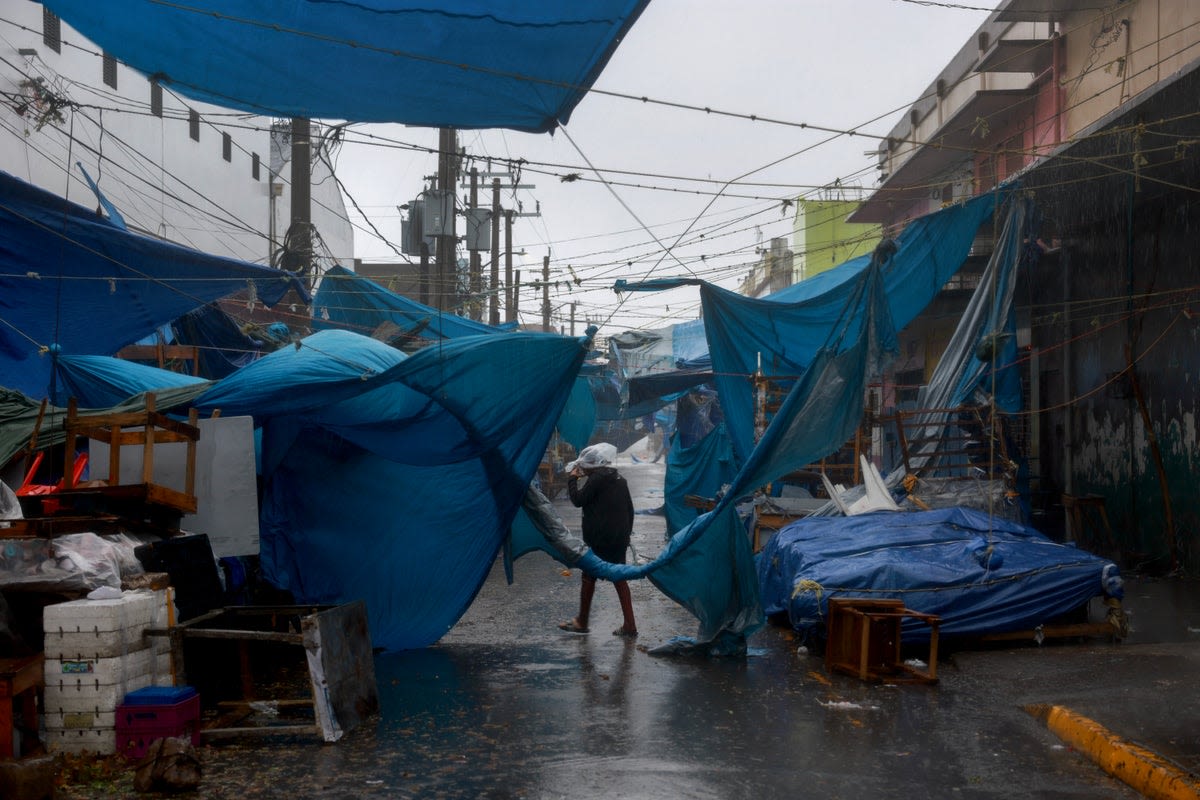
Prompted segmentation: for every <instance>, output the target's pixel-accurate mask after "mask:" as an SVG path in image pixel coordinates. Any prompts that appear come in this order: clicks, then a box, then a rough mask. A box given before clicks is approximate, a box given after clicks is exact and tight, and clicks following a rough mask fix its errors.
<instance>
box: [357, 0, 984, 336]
mask: <svg viewBox="0 0 1200 800" xmlns="http://www.w3.org/2000/svg"><path fill="white" fill-rule="evenodd" d="M964 4H965V5H990V4H991V3H990V2H983V3H979V2H966V3H964ZM986 17H987V13H986V12H981V11H972V10H964V9H961V8H948V7H945V6H938V5H925V4H921V3H918V2H906V1H905V0H758V1H757V2H742V3H733V2H720V1H718V0H651V2H650V4H649V6H648V7H647V8H646V10H645V12H644V13H643V14H642V16H641V18H640V19H639V20H638V21H637V23H636V24H635V25H634V26H633V29H632V30H631V31H630V33H629V35H628V36H627V37H626V39H625V41H624V42H623V43H622V44H621V45H620V47H618V49H617V51H616V53H615V54H614V56H613V58H612V60H611V61H610V62H609V64H608V66H607V68H606V69H605V70H604V72H603V73H602V74H601V76H600V78H599V80H597V82H596V83H595V88H597V89H602V90H606V91H609V92H616V93H620V94H625V95H633V96H637V97H642V96H645V97H649V98H653V99H655V100H663V101H669V102H672V103H681V104H686V105H694V106H700V107H708V108H712V109H716V110H721V111H729V112H736V113H740V114H756V115H759V116H761V117H769V118H773V119H778V120H785V121H787V122H791V123H807V124H811V125H816V126H822V127H826V128H836V129H847V130H848V129H858V130H860V131H861V132H862V133H863V134H864V135H862V136H855V137H849V136H844V135H843V136H837V137H835V138H833V139H832V141H828V142H825V140H826V139H829V138H830V136H831V134H829V133H828V132H820V131H813V130H803V129H800V128H798V127H796V126H793V125H780V124H773V123H768V122H762V121H758V122H755V121H751V120H745V119H731V118H727V117H722V116H718V115H710V114H705V113H704V112H702V111H693V110H683V109H675V108H667V107H664V106H662V105H656V104H644V103H641V102H638V101H635V100H630V99H623V98H616V97H609V96H604V95H598V94H591V95H589V96H587V97H585V98H584V99H583V100H582V101H581V102H580V103H579V105H578V106H577V107H576V109H575V111H574V113H573V115H572V117H571V119H570V121H569V123H568V124H567V126H566V127H565V129H564V130H560V131H558V132H556V133H555V134H553V135H549V134H542V135H530V134H522V133H516V132H513V131H500V130H488V131H466V130H464V131H461V132H460V142H461V144H462V146H464V147H465V148H466V149H467V152H468V153H470V154H473V155H477V156H480V157H486V156H491V157H494V158H499V159H505V158H514V159H515V158H524V159H526V160H528V161H529V162H530V163H529V165H528V166H527V167H526V168H525V170H524V171H523V173H522V176H521V179H522V183H524V184H533V185H534V186H536V188H535V189H533V190H525V191H520V192H518V193H517V196H516V198H515V199H514V198H513V197H512V195H511V194H510V193H506V194H504V195H503V196H502V200H501V202H502V203H503V204H504V205H505V206H506V207H511V206H513V205H515V201H516V200H519V201H521V203H522V204H523V207H524V210H525V211H533V210H534V206H535V205H536V204H537V203H540V207H541V216H540V217H524V218H520V219H518V220H517V222H516V225H515V226H514V234H513V239H514V242H515V246H516V248H517V249H524V250H525V252H526V255H525V257H524V258H516V259H514V263H515V265H516V266H517V268H521V269H522V280H523V281H528V280H530V279H532V278H534V277H536V275H531V274H530V273H531V272H534V273H537V274H540V272H541V263H542V256H544V255H546V254H547V253H549V254H550V256H551V280H552V281H562V282H564V283H563V285H560V286H558V287H556V288H555V289H553V290H552V291H551V305H552V306H554V307H556V308H558V307H562V308H563V311H562V312H561V313H562V315H563V316H564V319H565V316H566V315H567V314H568V313H569V312H568V311H567V310H566V309H567V307H568V306H569V303H571V302H572V301H574V302H576V303H577V310H576V314H577V320H578V324H577V332H582V329H583V320H584V319H585V318H587V317H591V318H598V319H600V320H602V321H603V320H607V323H606V324H605V325H604V326H603V327H602V330H601V333H603V334H613V333H617V332H619V331H621V330H625V329H627V328H636V327H649V328H653V327H662V326H664V325H669V324H672V323H675V322H681V321H684V320H687V319H694V318H695V317H696V316H697V315H698V293H697V291H696V290H695V289H694V288H688V289H679V290H674V291H671V292H664V293H657V294H626V295H625V296H624V297H625V298H626V299H625V301H624V302H622V300H621V298H620V297H619V296H618V295H616V294H615V293H614V292H612V290H611V286H612V283H613V281H614V280H615V279H616V278H620V277H626V278H630V279H641V278H645V277H647V276H651V277H667V276H675V275H685V274H689V272H690V273H692V274H695V275H697V276H699V277H703V278H705V279H706V280H710V281H713V282H716V283H719V284H720V285H723V286H726V287H729V288H734V287H736V285H737V283H738V282H739V281H740V280H741V279H742V278H743V277H745V275H746V274H747V272H748V270H749V267H750V265H751V264H752V263H753V262H754V261H756V260H757V256H756V254H755V252H754V250H755V247H756V246H758V245H760V244H762V245H765V244H766V243H767V242H768V241H769V240H770V239H771V237H775V236H785V237H788V238H789V246H790V236H791V228H792V210H791V209H790V208H789V209H785V208H784V207H783V205H782V203H781V202H780V201H781V200H782V199H783V198H786V197H795V196H799V195H803V194H808V193H811V191H812V190H811V188H810V187H814V186H822V185H827V184H830V183H832V182H833V181H834V180H835V179H838V178H841V179H842V181H843V183H848V184H852V185H860V186H863V187H865V188H871V187H872V186H873V185H874V183H875V180H876V175H877V172H876V170H875V168H874V165H875V159H874V158H873V157H872V156H867V155H864V153H865V152H866V151H873V150H874V149H875V148H876V146H877V144H878V138H877V137H879V136H884V135H886V134H887V133H888V131H889V130H890V129H891V127H892V125H893V124H894V123H895V121H896V120H897V119H898V117H899V116H900V115H901V114H902V113H903V112H904V111H905V110H906V109H907V107H908V105H909V104H910V103H911V102H912V101H913V100H914V99H915V98H916V97H917V96H918V95H919V94H920V93H921V92H922V91H923V90H924V89H925V88H926V87H927V86H928V85H929V84H930V83H932V82H933V80H934V79H935V78H936V76H937V73H938V71H939V70H940V69H941V68H942V67H943V66H944V65H945V64H946V63H947V62H948V61H949V60H950V58H951V57H952V56H953V55H954V53H955V52H956V51H957V50H958V48H959V47H960V46H961V45H962V44H963V42H965V41H966V40H967V38H968V37H970V36H971V35H972V34H973V33H974V31H975V29H976V28H978V26H979V25H980V24H981V23H982V22H983V21H984V19H985V18H986ZM877 118H878V119H877ZM873 120H875V121H873ZM362 134H371V135H373V136H378V137H382V139H379V140H376V141H377V142H381V141H384V140H386V141H390V142H403V143H410V144H416V145H420V146H422V147H436V145H437V132H436V131H434V130H430V129H423V128H408V127H404V126H399V125H367V126H356V128H355V129H354V132H353V133H351V134H350V136H349V138H348V141H347V144H346V145H344V147H343V149H342V151H341V154H340V156H339V159H338V168H339V174H340V175H341V178H342V181H343V183H344V184H345V186H346V187H347V189H348V190H349V192H350V194H351V195H352V196H353V197H354V199H355V200H356V201H357V202H358V203H359V204H360V205H361V206H362V208H363V210H364V211H365V212H366V213H367V216H368V217H369V218H370V220H371V222H372V223H373V224H374V225H375V226H376V227H377V228H378V229H379V230H380V231H381V232H383V234H384V235H385V236H387V237H388V238H389V239H390V240H392V241H393V242H394V244H395V245H396V246H397V247H398V246H399V243H400V216H399V212H398V211H397V210H396V208H395V207H396V205H398V204H400V203H404V202H407V201H408V200H411V199H412V198H413V197H415V196H416V194H417V193H418V192H419V191H420V190H421V188H422V187H423V182H422V177H423V176H425V175H429V174H432V173H434V172H435V171H436V157H435V156H433V155H428V154H423V153H414V152H412V151H410V150H405V149H399V148H381V147H376V146H369V145H365V144H362V143H361V142H362V141H363V137H362ZM867 134H874V136H869V135H867ZM589 162H590V164H591V165H594V166H595V167H596V168H599V169H600V170H601V171H606V170H623V171H625V172H627V173H630V174H614V173H611V172H604V174H605V177H606V179H608V180H609V181H611V182H612V184H613V185H611V188H610V187H609V186H606V185H605V184H604V183H602V182H601V181H599V180H597V178H596V175H595V173H594V172H593V171H592V170H591V169H590V167H589ZM776 162H778V163H776ZM546 165H551V166H546ZM768 165H772V166H768ZM764 167H765V168H764ZM480 168H481V169H482V168H483V165H482V164H481V165H480ZM756 170H758V171H757V172H756ZM752 172H753V174H752V175H750V176H749V177H746V178H744V179H742V180H740V181H738V182H737V183H735V184H733V185H731V186H729V187H728V188H727V189H726V196H724V197H721V198H719V199H717V200H716V201H715V202H712V204H711V206H710V205H709V204H710V201H712V200H713V197H712V194H713V193H714V192H716V191H717V190H718V189H720V188H721V187H722V185H723V184H724V183H725V182H726V181H730V180H733V179H737V178H740V177H741V176H743V175H746V174H747V173H752ZM571 173H578V174H579V175H580V176H581V178H586V179H587V180H574V181H570V182H564V181H563V180H562V179H561V176H564V175H568V174H571ZM464 194H465V190H460V192H459V195H460V197H462V196H463V195H464ZM484 196H485V197H486V198H487V199H486V200H485V201H484V202H490V192H488V193H485V194H484ZM351 217H352V219H355V221H356V222H358V223H359V224H362V223H361V218H360V217H359V216H358V215H357V214H356V213H355V212H354V210H353V208H351ZM643 224H644V225H645V226H647V227H649V228H650V230H651V231H652V232H653V236H652V235H651V234H650V233H647V232H646V230H644V229H643V227H642V226H643ZM689 225H690V226H692V228H691V232H690V233H689V234H688V235H687V236H685V237H684V239H683V242H682V243H681V245H680V246H679V247H678V248H676V249H674V250H673V251H672V252H673V254H674V255H673V256H672V255H665V256H664V253H665V250H664V247H663V245H672V244H674V243H675V241H676V239H677V238H678V237H679V236H680V235H681V234H683V233H684V231H685V230H686V229H687V228H688V226H689ZM460 230H461V223H460ZM700 234H704V235H703V237H700ZM655 239H657V242H656V241H655ZM660 243H661V244H660ZM356 249H357V254H358V256H359V257H360V258H363V259H364V260H367V261H372V260H394V259H395V258H396V257H395V255H394V253H393V252H392V250H391V248H390V247H389V246H388V245H387V244H385V243H384V242H382V241H380V240H379V239H378V238H376V237H373V236H370V235H364V234H362V233H360V234H358V235H357V238H356ZM702 257H703V258H702ZM486 259H487V256H486V255H485V262H486ZM676 259H678V260H676ZM681 262H682V263H681ZM568 264H569V265H570V271H568V269H567V265H568ZM572 277H574V278H577V279H578V280H579V281H580V283H579V284H575V283H574V281H572V280H571V279H572ZM568 281H570V282H571V286H572V288H571V289H569V290H568V288H567V287H566V285H565V283H566V282H568ZM521 310H522V320H523V321H525V322H536V321H538V320H539V319H540V297H537V298H535V297H534V296H533V294H532V293H530V292H528V291H526V292H525V293H524V294H523V296H522V301H521ZM559 313H560V312H558V311H556V315H558V314H559Z"/></svg>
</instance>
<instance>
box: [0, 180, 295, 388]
mask: <svg viewBox="0 0 1200 800" xmlns="http://www.w3.org/2000/svg"><path fill="white" fill-rule="evenodd" d="M248 285H253V286H254V287H255V292H256V294H257V297H258V299H259V300H261V301H264V302H266V303H268V304H272V305H273V304H274V303H276V302H278V300H279V299H280V298H281V297H283V295H284V293H285V292H287V290H288V289H295V290H296V291H298V292H300V294H301V296H302V297H305V298H306V299H307V293H306V292H305V290H304V287H303V285H302V284H300V283H299V282H298V281H297V280H296V279H295V277H294V276H292V275H291V274H290V273H286V272H281V271H280V270H275V269H267V268H265V267H258V266H255V265H253V264H248V263H246V262H242V261H237V260H234V259H231V258H221V257H219V256H212V255H207V254H205V253H200V252H197V251H195V250H189V249H187V248H184V247H180V246H178V245H174V244H170V243H168V242H164V241H161V240H158V239H151V238H150V237H147V236H141V235H139V234H136V233H131V232H129V231H125V230H121V229H119V228H116V227H114V226H113V225H112V224H110V223H109V222H108V221H107V220H106V219H104V218H103V217H100V216H97V215H96V213H95V212H94V211H92V210H91V209H87V208H84V207H83V206H79V205H75V204H74V203H70V202H67V201H66V200H63V199H61V198H59V197H57V196H55V195H53V194H50V193H49V192H45V191H43V190H41V189H38V188H36V187H34V186H31V185H29V184H27V183H25V182H23V181H20V180H18V179H16V178H14V177H12V176H11V175H7V174H5V173H0V385H4V386H6V387H7V388H10V389H15V390H17V391H20V392H22V393H24V394H26V395H29V396H30V397H34V398H42V397H47V396H50V394H51V392H50V389H51V371H52V370H51V365H52V362H53V360H54V357H55V356H57V355H58V354H60V353H61V354H65V355H112V354H113V353H115V352H116V351H117V350H119V349H120V348H122V347H124V346H125V345H127V344H131V343H133V342H136V341H137V340H138V339H141V338H142V337H143V336H146V335H147V334H150V333H153V332H154V331H155V330H156V329H157V328H158V327H159V326H161V325H163V324H165V323H167V322H170V321H171V320H173V319H175V318H176V317H178V316H180V315H181V314H184V313H186V312H188V311H191V310H192V309H194V308H196V307H198V306H202V305H204V304H205V303H207V302H209V301H210V300H215V299H217V298H220V297H225V296H227V295H230V294H233V293H235V292H237V291H239V290H242V289H245V288H246V287H247V286H248ZM63 398H65V395H61V393H60V396H59V398H55V397H50V399H51V401H52V402H56V403H58V404H59V405H65V400H64V399H63Z"/></svg>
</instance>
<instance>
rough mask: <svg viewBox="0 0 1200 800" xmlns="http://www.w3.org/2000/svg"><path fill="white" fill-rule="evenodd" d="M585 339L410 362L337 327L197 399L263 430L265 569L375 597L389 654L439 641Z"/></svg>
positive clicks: (542, 443) (522, 482) (300, 591)
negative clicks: (251, 421) (246, 418)
mask: <svg viewBox="0 0 1200 800" xmlns="http://www.w3.org/2000/svg"><path fill="white" fill-rule="evenodd" d="M589 344H590V343H589V341H588V340H587V339H581V338H573V337H563V336H555V335H551V334H540V333H512V334H509V335H505V336H470V337H463V338H459V339H454V340H451V341H447V342H445V343H441V344H436V345H431V346H429V347H426V348H424V349H422V350H420V351H418V352H417V353H415V354H413V355H411V356H407V357H406V356H405V355H404V354H403V353H401V352H400V351H398V350H395V349H394V348H391V347H388V346H387V345H384V344H382V343H380V342H377V341H375V340H373V339H370V338H368V337H364V336H359V335H357V334H352V333H349V332H345V331H323V332H321V333H317V334H314V335H312V336H309V337H307V338H305V339H303V340H302V341H301V342H300V344H299V347H298V348H297V347H285V348H283V349H281V350H278V351H276V352H274V353H271V354H269V355H267V356H264V357H263V358H261V359H259V360H258V361H256V362H254V363H253V364H250V365H249V366H247V367H244V368H243V369H241V370H239V371H238V372H236V373H234V374H233V375H230V376H229V377H228V378H225V379H224V380H222V381H220V382H219V383H217V384H214V385H213V386H212V387H211V388H210V389H209V390H208V391H207V392H206V393H204V394H203V395H201V396H200V397H199V398H198V399H197V401H196V406H197V407H198V408H199V409H200V410H201V411H202V412H205V411H211V410H213V409H217V408H219V409H221V413H222V414H223V415H250V416H252V417H254V420H255V424H256V425H258V426H260V427H261V428H262V431H263V435H262V479H263V500H262V511H261V530H260V537H261V558H262V564H263V571H264V575H265V576H266V577H267V579H268V580H269V581H270V582H271V583H272V584H274V585H276V586H278V587H280V588H283V589H287V590H289V591H291V592H292V593H293V594H294V595H295V597H296V599H297V600H298V601H299V602H302V603H334V602H336V603H343V602H349V601H351V600H356V599H362V600H365V601H366V603H367V609H368V613H369V614H370V621H371V636H372V639H373V641H374V642H375V644H376V645H379V646H381V647H386V648H389V649H408V648H414V647H423V646H425V645H428V644H431V643H433V642H435V641H437V640H438V639H439V638H441V636H442V635H443V634H444V633H445V632H446V631H447V630H449V629H450V627H451V626H453V625H454V623H455V622H456V621H457V620H458V618H459V617H460V616H461V615H462V613H463V612H464V611H465V610H466V609H467V607H468V606H469V605H470V603H471V600H472V599H473V598H474V597H475V594H476V592H478V590H479V588H480V587H481V586H482V585H483V581H484V579H485V578H486V577H487V573H488V571H489V569H490V568H491V566H492V563H493V562H494V561H495V558H496V556H497V554H498V553H499V551H500V547H501V544H502V543H503V541H504V538H505V536H506V534H507V532H508V528H509V525H510V524H511V523H512V521H513V518H514V516H515V514H516V511H517V508H518V507H519V506H520V504H521V502H522V499H523V497H524V495H525V491H526V488H527V487H528V486H529V483H530V481H531V480H532V478H533V476H534V474H535V472H536V471H537V466H538V462H539V461H540V460H541V458H542V455H543V454H544V453H545V450H546V445H547V442H548V441H549V439H550V434H551V432H552V430H553V427H554V422H555V420H556V419H557V418H558V415H559V412H560V411H561V410H562V408H563V406H564V405H565V403H566V401H567V397H568V395H569V394H570V393H571V391H572V389H573V387H574V386H575V377H576V375H577V374H578V372H579V367H580V364H581V363H582V361H583V357H584V355H585V353H586V352H587V348H588V346H589Z"/></svg>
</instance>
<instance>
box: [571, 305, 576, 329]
mask: <svg viewBox="0 0 1200 800" xmlns="http://www.w3.org/2000/svg"><path fill="white" fill-rule="evenodd" d="M571 335H572V336H574V335H575V301H574V300H572V301H571Z"/></svg>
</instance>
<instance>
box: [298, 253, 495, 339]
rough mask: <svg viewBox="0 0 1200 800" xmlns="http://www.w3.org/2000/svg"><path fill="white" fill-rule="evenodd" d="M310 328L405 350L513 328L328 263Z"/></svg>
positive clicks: (314, 301)
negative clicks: (344, 332)
mask: <svg viewBox="0 0 1200 800" xmlns="http://www.w3.org/2000/svg"><path fill="white" fill-rule="evenodd" d="M312 326H313V330H333V329H340V330H347V331H353V332H354V333H361V334H362V335H363V336H372V335H373V334H374V335H375V338H378V339H381V340H382V339H385V338H386V339H387V340H389V341H392V342H393V343H395V344H396V345H397V346H401V347H405V348H406V349H407V348H411V347H412V345H414V344H416V343H418V342H422V343H423V342H425V341H429V340H437V339H454V338H457V337H459V336H476V335H479V334H484V333H498V332H502V331H509V330H513V329H514V328H515V327H516V326H515V324H505V325H501V326H492V325H488V324H487V323H484V322H477V321H475V320H473V319H468V318H466V317H460V316H457V315H455V314H451V313H449V312H441V311H438V310H437V309H436V308H430V307H429V306H427V305H424V304H422V303H418V302H417V301H416V300H411V299H409V298H407V297H405V296H403V295H399V294H396V293H395V292H391V291H388V290H387V289H385V288H384V287H382V286H380V285H379V284H377V283H375V282H374V281H372V280H370V279H368V278H364V277H362V276H361V275H357V274H355V273H353V272H351V271H350V270H348V269H346V268H345V267H333V268H331V269H330V270H329V271H328V272H326V273H325V275H324V276H323V277H322V278H321V283H320V285H319V286H318V287H317V295H316V297H315V298H314V299H313V319H312ZM383 326H387V327H383ZM377 331H378V332H379V333H378V334H376V332H377Z"/></svg>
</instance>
